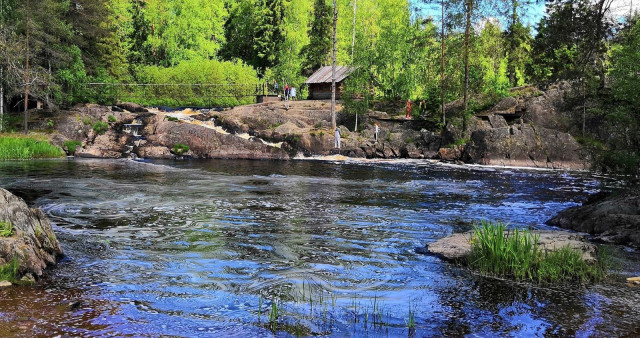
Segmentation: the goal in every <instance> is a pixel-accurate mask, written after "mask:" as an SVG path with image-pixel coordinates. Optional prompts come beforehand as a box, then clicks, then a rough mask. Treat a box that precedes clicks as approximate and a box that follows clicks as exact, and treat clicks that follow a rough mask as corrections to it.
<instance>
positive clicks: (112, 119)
mask: <svg viewBox="0 0 640 338" xmlns="http://www.w3.org/2000/svg"><path fill="white" fill-rule="evenodd" d="M107 121H109V123H115V122H118V119H117V118H116V117H115V116H113V115H109V117H108V118H107Z"/></svg>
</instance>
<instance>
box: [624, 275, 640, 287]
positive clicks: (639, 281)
mask: <svg viewBox="0 0 640 338" xmlns="http://www.w3.org/2000/svg"><path fill="white" fill-rule="evenodd" d="M627 282H629V283H631V284H636V285H640V277H631V278H627Z"/></svg>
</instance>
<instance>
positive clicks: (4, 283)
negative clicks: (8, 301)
mask: <svg viewBox="0 0 640 338" xmlns="http://www.w3.org/2000/svg"><path fill="white" fill-rule="evenodd" d="M11 285H12V284H11V282H9V281H6V280H3V281H0V288H6V287H8V286H11Z"/></svg>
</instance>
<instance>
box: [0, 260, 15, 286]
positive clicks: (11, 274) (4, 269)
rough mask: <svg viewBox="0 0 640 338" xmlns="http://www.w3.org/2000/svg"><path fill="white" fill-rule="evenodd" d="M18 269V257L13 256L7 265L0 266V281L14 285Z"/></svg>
mask: <svg viewBox="0 0 640 338" xmlns="http://www.w3.org/2000/svg"><path fill="white" fill-rule="evenodd" d="M19 267H20V263H19V262H18V257H16V256H13V259H12V260H11V261H10V262H9V263H7V264H5V265H3V266H0V281H3V280H6V281H9V282H11V283H15V282H16V281H17V279H18V268H19Z"/></svg>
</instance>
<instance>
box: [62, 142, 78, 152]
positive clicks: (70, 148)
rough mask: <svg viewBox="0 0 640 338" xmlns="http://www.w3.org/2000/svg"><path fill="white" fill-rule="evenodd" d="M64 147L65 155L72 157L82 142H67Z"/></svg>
mask: <svg viewBox="0 0 640 338" xmlns="http://www.w3.org/2000/svg"><path fill="white" fill-rule="evenodd" d="M63 145H64V147H65V148H67V153H68V154H69V155H74V154H75V153H76V147H78V146H81V145H82V142H80V141H74V140H69V141H65V142H64V144H63Z"/></svg>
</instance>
